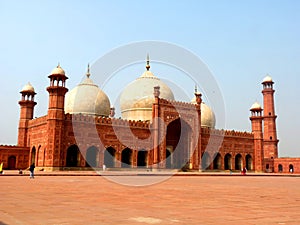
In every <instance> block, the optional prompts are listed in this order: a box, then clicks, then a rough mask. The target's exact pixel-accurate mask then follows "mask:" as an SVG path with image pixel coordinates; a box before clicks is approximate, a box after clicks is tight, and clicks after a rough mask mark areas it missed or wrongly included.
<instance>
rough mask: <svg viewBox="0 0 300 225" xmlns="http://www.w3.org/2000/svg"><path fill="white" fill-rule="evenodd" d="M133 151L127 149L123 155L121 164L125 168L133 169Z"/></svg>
mask: <svg viewBox="0 0 300 225" xmlns="http://www.w3.org/2000/svg"><path fill="white" fill-rule="evenodd" d="M132 155H133V154H132V150H131V149H130V148H125V149H124V150H123V151H122V153H121V162H122V167H123V168H131V167H132Z"/></svg>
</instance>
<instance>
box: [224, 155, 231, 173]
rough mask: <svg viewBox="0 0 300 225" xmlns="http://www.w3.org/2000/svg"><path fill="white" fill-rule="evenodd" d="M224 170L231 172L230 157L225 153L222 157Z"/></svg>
mask: <svg viewBox="0 0 300 225" xmlns="http://www.w3.org/2000/svg"><path fill="white" fill-rule="evenodd" d="M224 169H225V170H232V156H231V154H229V153H227V154H226V155H225V157H224Z"/></svg>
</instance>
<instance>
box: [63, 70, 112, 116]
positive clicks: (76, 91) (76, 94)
mask: <svg viewBox="0 0 300 225" xmlns="http://www.w3.org/2000/svg"><path fill="white" fill-rule="evenodd" d="M65 113H70V114H79V113H80V114H88V115H95V116H109V113H110V102H109V99H108V97H107V95H106V94H105V93H104V92H103V91H102V90H101V89H100V88H99V87H98V86H97V85H96V84H94V82H93V81H92V79H90V74H89V71H88V73H87V75H86V78H85V79H84V80H83V81H82V82H81V83H80V84H79V85H77V86H76V87H75V88H73V89H72V90H71V91H69V92H68V93H67V94H66V98H65Z"/></svg>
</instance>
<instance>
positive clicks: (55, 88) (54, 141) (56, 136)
mask: <svg viewBox="0 0 300 225" xmlns="http://www.w3.org/2000/svg"><path fill="white" fill-rule="evenodd" d="M48 77H49V78H50V86H49V87H47V91H48V92H49V106H48V117H47V134H48V137H47V138H48V141H47V151H46V158H45V166H46V167H60V166H62V165H61V160H60V159H61V154H60V153H61V152H62V138H63V128H64V127H63V125H64V123H63V122H64V114H65V111H64V104H65V94H66V93H67V91H68V89H67V88H66V87H65V83H66V80H67V79H68V77H66V75H65V71H64V70H63V69H62V68H61V67H60V65H59V64H58V66H57V67H56V68H54V69H53V70H52V72H51V74H50V75H49V76H48Z"/></svg>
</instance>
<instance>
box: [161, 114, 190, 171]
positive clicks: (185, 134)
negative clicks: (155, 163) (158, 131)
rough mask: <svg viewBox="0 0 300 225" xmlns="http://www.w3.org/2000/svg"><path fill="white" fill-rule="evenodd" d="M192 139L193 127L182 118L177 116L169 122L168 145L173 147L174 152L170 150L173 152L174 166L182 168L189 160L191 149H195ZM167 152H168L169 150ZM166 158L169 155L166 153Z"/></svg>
mask: <svg viewBox="0 0 300 225" xmlns="http://www.w3.org/2000/svg"><path fill="white" fill-rule="evenodd" d="M191 139H192V129H191V127H190V126H189V124H188V123H187V122H186V121H184V120H183V119H182V118H177V119H175V120H173V121H172V122H170V123H169V124H168V126H167V134H166V146H169V147H170V148H171V149H172V152H169V153H171V162H172V165H171V167H172V168H177V169H181V168H183V167H184V166H186V165H187V163H188V162H189V160H190V156H191V155H192V152H191V149H194V148H193V146H191V145H192V143H191ZM165 153H166V154H167V151H166V152H165ZM166 159H167V155H164V157H163V160H166ZM167 160H168V159H167ZM167 162H169V161H166V163H167Z"/></svg>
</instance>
